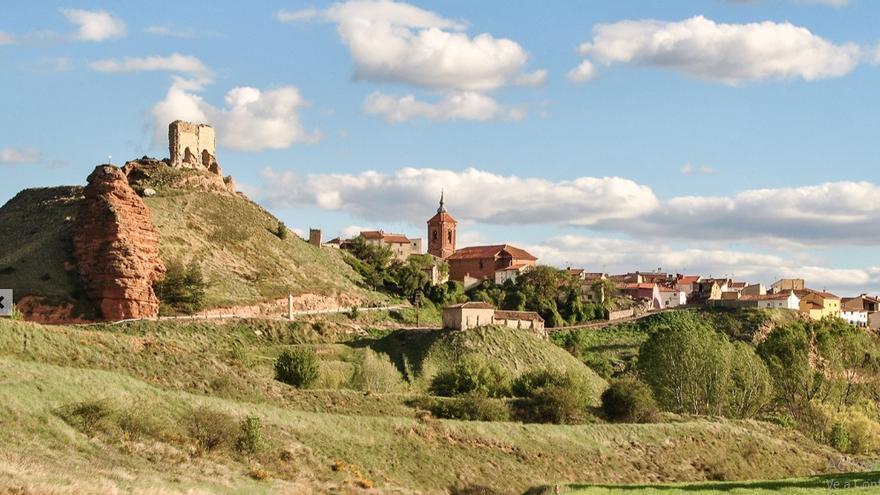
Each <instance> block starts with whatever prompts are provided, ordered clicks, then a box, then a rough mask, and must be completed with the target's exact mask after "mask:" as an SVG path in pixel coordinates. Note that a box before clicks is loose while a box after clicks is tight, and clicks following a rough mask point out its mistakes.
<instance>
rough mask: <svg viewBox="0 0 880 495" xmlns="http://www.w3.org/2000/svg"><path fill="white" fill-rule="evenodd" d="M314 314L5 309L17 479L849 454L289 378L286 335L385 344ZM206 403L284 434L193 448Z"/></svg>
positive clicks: (240, 484) (238, 481)
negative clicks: (76, 315)
mask: <svg viewBox="0 0 880 495" xmlns="http://www.w3.org/2000/svg"><path fill="white" fill-rule="evenodd" d="M315 326H316V325H309V324H286V323H280V322H252V321H241V322H234V323H229V324H210V323H192V324H177V323H171V322H161V323H155V322H142V323H137V324H130V325H98V326H88V327H50V326H41V325H36V324H31V323H21V322H9V321H0V404H3V407H0V425H3V426H4V431H6V432H9V434H8V435H3V436H0V437H2V438H0V491H3V489H9V488H10V487H12V488H15V487H22V486H25V487H28V486H30V487H35V488H46V487H49V488H51V489H52V490H55V491H57V492H59V493H65V491H64V490H68V492H69V493H81V492H95V491H112V490H111V488H113V489H116V488H118V489H120V490H123V491H132V492H138V491H146V487H147V486H154V485H155V486H156V487H158V488H156V491H151V492H150V493H182V492H186V491H187V490H188V489H190V488H194V487H198V489H197V490H196V491H195V493H200V491H199V490H201V492H203V493H214V492H217V493H269V492H278V491H281V492H287V491H295V490H296V489H300V490H301V491H304V492H309V493H312V492H318V493H320V492H324V491H332V490H336V489H339V488H340V487H345V486H352V485H351V484H352V483H355V482H357V479H358V478H357V476H355V474H354V473H355V471H357V472H358V473H360V476H363V477H364V478H366V479H368V480H369V481H371V482H372V483H374V484H375V485H376V486H377V487H379V488H380V489H382V490H385V491H389V492H397V490H398V489H402V490H403V492H404V493H405V492H406V491H407V490H418V491H427V492H431V491H440V490H444V489H446V488H448V487H449V486H452V485H456V484H457V485H462V484H481V485H488V486H492V487H494V488H497V489H499V490H501V491H502V493H521V492H522V491H524V490H526V489H528V488H529V487H532V486H535V485H540V484H550V483H557V482H566V481H568V482H574V481H578V482H591V481H592V482H600V481H602V482H652V481H664V480H666V481H671V480H705V479H718V478H724V479H744V478H754V477H764V478H771V477H784V476H793V475H794V476H796V475H809V474H814V473H818V472H824V471H825V470H826V469H827V468H828V462H829V460H835V462H839V460H840V458H839V456H837V455H836V454H835V453H834V452H833V451H831V450H830V449H827V448H825V447H822V446H819V445H817V444H815V443H813V442H811V441H809V440H808V439H806V438H804V437H803V436H801V435H799V434H797V433H795V432H793V431H790V430H785V429H781V428H778V427H775V426H771V425H768V424H765V423H758V422H750V421H744V422H743V421H725V420H691V421H684V422H680V423H667V424H652V425H606V424H590V425H580V426H556V425H532V424H528V425H523V424H519V423H504V422H501V423H481V422H459V421H446V420H432V419H418V418H417V417H418V414H417V411H416V410H415V409H413V408H411V407H408V406H407V405H406V404H407V402H408V399H409V398H411V397H413V392H415V391H417V390H414V391H413V392H406V391H404V392H402V393H364V392H363V391H359V390H347V389H341V390H336V389H330V388H328V389H321V390H307V391H300V390H296V389H292V388H290V387H286V386H284V385H281V384H279V383H278V382H275V381H274V380H273V379H272V369H271V365H272V359H273V356H274V355H276V354H277V352H279V351H280V350H281V349H283V348H285V347H286V346H289V345H299V346H310V347H312V348H313V349H315V350H316V352H318V354H319V357H321V359H322V369H323V366H324V365H325V364H327V363H348V364H350V365H354V366H356V365H357V364H358V363H360V362H362V358H363V356H364V354H365V353H366V352H367V351H368V350H369V349H370V345H369V342H367V341H364V340H354V341H351V342H348V343H346V342H339V343H333V342H332V341H334V340H338V338H337V337H333V336H328V335H324V334H322V333H321V332H320V331H318V330H317V329H315ZM404 333H406V332H404ZM465 333H467V332H465ZM392 335H393V334H392ZM446 338H449V339H451V340H448V341H447V340H446ZM446 338H444V336H442V335H441V336H439V337H438V338H437V339H435V340H434V341H433V343H434V344H435V345H436V344H437V342H444V343H445V344H444V345H443V346H441V347H440V348H435V347H434V346H433V345H427V344H425V345H427V351H426V352H425V353H424V355H425V356H426V359H428V360H429V361H432V362H434V363H441V362H442V361H443V360H445V359H448V357H447V356H450V355H452V354H450V353H454V352H459V351H471V350H473V348H472V347H470V346H471V345H472V344H475V343H476V341H465V342H459V341H458V340H455V339H452V338H451V337H446ZM479 338H480V339H481V341H482V342H484V343H485V344H484V345H486V346H487V347H488V348H493V349H494V352H508V353H511V354H515V355H512V356H510V357H509V358H508V361H507V365H508V366H526V365H528V364H529V361H530V359H532V358H531V357H526V356H524V355H522V352H523V351H522V350H518V347H517V346H518V345H519V344H515V343H505V342H503V341H501V342H496V343H492V340H491V339H490V338H489V336H488V335H482V336H480V337H479ZM530 338H531V337H530ZM385 339H388V337H386V338H385ZM385 339H381V340H385ZM401 342H406V341H405V340H404V341H401ZM541 342H543V343H544V344H546V345H547V346H550V347H551V348H553V346H552V344H549V343H547V342H546V341H541ZM365 344H367V345H365ZM374 348H375V349H376V351H379V354H382V352H381V349H380V348H379V347H378V346H374ZM536 348H537V347H536V346H534V345H530V347H528V348H527V349H536ZM438 349H443V351H442V352H441V351H439V350H438ZM435 351H436V352H435ZM556 351H558V352H562V353H563V354H564V351H563V350H561V349H558V348H557V349H556ZM371 352H372V351H371ZM534 352H544V351H543V350H538V351H534ZM547 352H549V351H547ZM548 356H549V357H548ZM558 357H559V356H556V355H555V354H547V355H544V356H543V357H539V358H534V359H540V360H542V361H543V360H546V359H554V358H558ZM568 357H569V358H570V356H568ZM560 359H561V358H560ZM570 359H572V360H573V358H570ZM574 363H575V364H577V365H578V366H580V364H579V363H577V362H576V361H574ZM542 364H543V362H542ZM417 388H418V387H416V389H417ZM95 402H99V403H101V404H106V405H107V407H108V408H110V409H111V410H112V411H114V414H115V415H117V416H119V417H129V416H131V415H135V416H136V417H137V418H138V424H145V425H150V426H149V427H148V428H147V427H144V428H140V429H138V431H141V433H140V434H139V436H132V435H130V434H128V433H126V431H127V430H125V428H122V427H120V426H114V427H113V428H107V429H98V430H95V431H88V430H83V429H81V428H79V427H77V426H76V425H75V424H72V423H70V422H68V421H67V420H65V419H63V418H62V416H61V415H60V413H59V411H64V410H68V409H70V408H71V407H75V406H77V405H79V404H84V403H85V404H93V403H95ZM201 407H209V408H211V409H212V410H216V411H219V412H222V413H223V414H226V415H229V416H230V417H232V418H236V419H240V418H243V417H244V416H246V415H255V416H257V417H259V418H260V419H261V420H262V422H263V424H264V435H265V437H266V439H267V449H266V450H265V451H263V452H261V453H260V454H258V455H256V456H253V457H250V458H249V457H245V456H242V455H241V454H237V453H235V452H234V451H232V450H222V451H217V452H213V453H210V454H206V455H196V454H194V453H193V450H192V439H191V438H190V437H189V436H188V433H187V429H186V425H187V424H188V423H189V422H190V421H191V419H192V417H193V415H194V414H195V411H197V410H198V409H199V408H201ZM120 428H121V429H120ZM120 432H121V433H120ZM338 462H339V463H342V464H341V465H344V466H347V467H346V468H345V469H341V468H339V465H340V464H338ZM253 463H258V464H259V465H260V466H262V468H264V469H265V470H267V471H268V472H269V473H271V478H270V480H268V481H264V482H259V483H258V482H255V481H253V480H251V479H250V478H248V477H247V471H248V468H249V466H250V465H251V464H253ZM334 466H335V468H336V469H334ZM346 483H348V485H346ZM64 487H68V488H64ZM70 487H73V488H70ZM33 491H50V490H48V489H46V490H36V489H35V490H33Z"/></svg>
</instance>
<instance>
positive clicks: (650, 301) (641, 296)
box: [617, 283, 663, 309]
mask: <svg viewBox="0 0 880 495" xmlns="http://www.w3.org/2000/svg"><path fill="white" fill-rule="evenodd" d="M617 290H618V291H619V292H620V293H621V294H623V295H626V296H629V297H631V298H632V299H633V300H635V301H644V302H646V303H647V305H648V307H649V309H660V308H662V307H663V301H662V298H661V296H660V286H658V285H657V284H654V283H640V284H623V285H619V286H618V287H617Z"/></svg>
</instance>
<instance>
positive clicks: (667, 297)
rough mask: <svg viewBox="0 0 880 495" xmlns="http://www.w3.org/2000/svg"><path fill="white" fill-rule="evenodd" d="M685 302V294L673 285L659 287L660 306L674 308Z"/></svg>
mask: <svg viewBox="0 0 880 495" xmlns="http://www.w3.org/2000/svg"><path fill="white" fill-rule="evenodd" d="M685 304H687V294H685V292H684V291H682V290H680V289H677V288H674V287H660V307H661V308H675V307H678V306H684V305H685Z"/></svg>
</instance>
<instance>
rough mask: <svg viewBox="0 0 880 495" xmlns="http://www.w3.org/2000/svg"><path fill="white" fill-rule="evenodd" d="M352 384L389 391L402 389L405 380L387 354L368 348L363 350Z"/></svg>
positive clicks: (361, 387)
mask: <svg viewBox="0 0 880 495" xmlns="http://www.w3.org/2000/svg"><path fill="white" fill-rule="evenodd" d="M352 386H353V388H357V389H360V390H370V391H373V392H383V393H389V392H399V391H401V390H403V389H404V388H405V382H404V380H403V375H401V374H400V371H399V370H398V369H397V366H395V365H394V363H392V362H391V359H390V358H389V357H388V355H387V354H379V353H377V352H376V351H374V350H372V349H369V348H368V349H365V350H364V359H363V361H362V362H361V363H360V365H359V366H358V367H357V368H356V370H355V374H354V377H353V379H352Z"/></svg>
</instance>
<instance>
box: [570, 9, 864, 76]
mask: <svg viewBox="0 0 880 495" xmlns="http://www.w3.org/2000/svg"><path fill="white" fill-rule="evenodd" d="M579 51H580V53H581V54H582V55H584V56H586V57H589V58H590V59H591V60H592V61H594V62H598V63H601V64H603V65H606V66H609V65H612V64H632V65H639V66H647V67H658V68H665V69H671V70H675V71H677V72H681V73H684V74H687V75H690V76H693V77H697V78H699V79H703V80H707V81H714V82H722V83H726V84H738V83H742V82H750V81H758V80H767V79H770V80H788V79H795V78H801V79H804V80H806V81H812V80H816V79H824V78H830V77H840V76H843V75H845V74H848V73H849V72H850V71H852V70H853V68H854V67H855V66H856V65H857V64H858V62H859V59H860V57H861V49H860V48H859V47H858V45H856V44H854V43H846V44H841V45H837V44H834V43H832V42H830V41H827V40H825V39H823V38H821V37H819V36H817V35H815V34H813V33H811V32H810V31H809V30H808V29H806V28H803V27H799V26H795V25H793V24H791V23H788V22H784V23H776V22H770V21H767V22H756V23H749V24H723V23H716V22H714V21H712V20H710V19H707V18H705V17H703V16H697V17H692V18H690V19H686V20H683V21H679V22H665V21H656V20H626V21H621V22H616V23H613V24H600V25H598V26H596V27H595V28H594V37H593V39H592V41H590V42H587V43H584V44H582V45H581V46H580V47H579Z"/></svg>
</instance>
